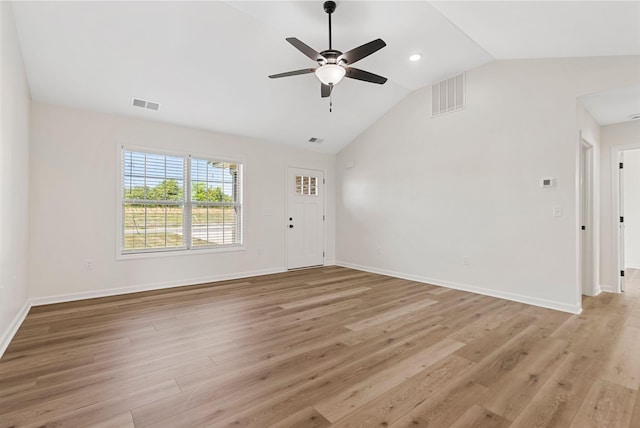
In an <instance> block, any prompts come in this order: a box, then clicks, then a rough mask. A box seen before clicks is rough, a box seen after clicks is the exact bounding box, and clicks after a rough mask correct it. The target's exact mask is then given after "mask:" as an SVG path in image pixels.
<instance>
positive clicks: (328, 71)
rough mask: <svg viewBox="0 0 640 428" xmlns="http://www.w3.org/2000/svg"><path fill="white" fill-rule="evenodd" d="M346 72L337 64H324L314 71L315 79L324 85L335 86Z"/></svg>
mask: <svg viewBox="0 0 640 428" xmlns="http://www.w3.org/2000/svg"><path fill="white" fill-rule="evenodd" d="M346 73H347V71H346V70H345V69H344V67H341V66H339V65H337V64H325V65H323V66H321V67H318V68H317V69H316V77H317V78H318V80H320V82H322V83H323V84H325V85H329V86H335V85H337V84H338V83H340V81H341V80H342V78H343V77H344V75H345V74H346Z"/></svg>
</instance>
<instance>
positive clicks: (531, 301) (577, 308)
mask: <svg viewBox="0 0 640 428" xmlns="http://www.w3.org/2000/svg"><path fill="white" fill-rule="evenodd" d="M336 264H337V265H338V266H343V267H348V268H351V269H357V270H362V271H365V272H371V273H377V274H380V275H387V276H393V277H395V278H401V279H407V280H410V281H417V282H423V283H426V284H432V285H438V286H441V287H447V288H453V289H456V290H462V291H469V292H471V293H476V294H482V295H485V296H491V297H497V298H500V299H506V300H512V301H514V302H519V303H526V304H527V305H534V306H541V307H543V308H548V309H554V310H557V311H562V312H569V313H572V314H579V313H581V312H582V306H581V305H580V304H579V303H578V304H577V305H567V304H565V303H560V302H554V301H552V300H546V299H538V298H535V297H529V296H522V295H520V294H513V293H506V292H504V291H498V290H492V289H490V288H483V287H477V286H475V285H469V284H460V283H457V282H451V281H445V280H440V279H434V278H427V277H424V276H420V275H412V274H407V273H402V272H395V271H391V270H386V269H378V268H374V267H371V266H362V265H357V264H354V263H348V262H343V261H340V260H338V261H336Z"/></svg>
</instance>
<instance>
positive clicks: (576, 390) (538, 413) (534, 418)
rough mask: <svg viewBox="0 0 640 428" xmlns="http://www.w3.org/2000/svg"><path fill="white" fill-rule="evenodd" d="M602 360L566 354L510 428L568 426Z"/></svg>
mask: <svg viewBox="0 0 640 428" xmlns="http://www.w3.org/2000/svg"><path fill="white" fill-rule="evenodd" d="M601 365H602V362H601V361H599V360H597V359H595V358H590V357H587V356H584V355H576V354H569V355H568V356H567V358H566V359H564V360H563V361H562V363H561V364H560V366H559V367H558V368H557V369H556V371H555V372H554V374H553V375H552V376H551V378H550V379H549V380H548V381H547V382H545V384H544V385H543V386H542V388H540V390H539V391H538V393H537V394H536V395H535V396H534V397H533V399H532V400H531V401H530V402H529V404H528V405H527V406H526V407H525V408H524V410H523V411H522V412H521V413H520V415H519V416H518V417H517V418H516V419H515V420H514V421H513V424H512V425H511V426H512V427H514V428H516V427H518V428H519V427H542V426H545V427H568V426H569V425H571V422H572V420H573V418H574V417H575V415H576V413H577V412H578V410H579V409H580V406H581V405H582V402H583V401H584V399H585V398H586V396H587V393H588V391H589V389H590V388H591V385H592V384H593V381H594V379H595V377H596V375H597V374H598V370H599V369H600V367H601Z"/></svg>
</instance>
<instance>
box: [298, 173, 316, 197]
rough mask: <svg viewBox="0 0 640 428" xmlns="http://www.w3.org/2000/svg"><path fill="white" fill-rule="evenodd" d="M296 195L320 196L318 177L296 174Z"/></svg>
mask: <svg viewBox="0 0 640 428" xmlns="http://www.w3.org/2000/svg"><path fill="white" fill-rule="evenodd" d="M296 195H307V196H318V178H317V177H305V176H304V175H296Z"/></svg>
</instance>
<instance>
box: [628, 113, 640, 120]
mask: <svg viewBox="0 0 640 428" xmlns="http://www.w3.org/2000/svg"><path fill="white" fill-rule="evenodd" d="M629 119H631V120H636V119H640V113H636V114H632V115H631V116H629Z"/></svg>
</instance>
